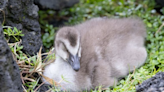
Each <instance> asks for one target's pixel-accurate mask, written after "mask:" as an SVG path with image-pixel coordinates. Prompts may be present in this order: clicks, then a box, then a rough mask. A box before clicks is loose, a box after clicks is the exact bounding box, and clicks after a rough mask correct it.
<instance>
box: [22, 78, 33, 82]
mask: <svg viewBox="0 0 164 92" xmlns="http://www.w3.org/2000/svg"><path fill="white" fill-rule="evenodd" d="M23 80H29V81H31V82H34V81H35V80H34V79H30V78H26V77H23Z"/></svg>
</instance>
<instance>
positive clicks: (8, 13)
mask: <svg viewBox="0 0 164 92" xmlns="http://www.w3.org/2000/svg"><path fill="white" fill-rule="evenodd" d="M0 4H2V5H0V6H1V7H0V8H1V9H2V10H3V11H4V12H5V17H6V18H5V25H7V26H11V27H17V29H19V30H22V33H23V34H24V35H25V36H24V37H22V45H23V51H24V52H25V53H26V54H28V55H34V54H36V53H37V52H38V51H39V49H40V47H41V46H42V40H41V29H40V25H39V22H38V10H39V8H38V7H37V6H36V5H34V4H33V0H0ZM3 20H4V18H3V13H0V21H3ZM29 37H30V38H29Z"/></svg>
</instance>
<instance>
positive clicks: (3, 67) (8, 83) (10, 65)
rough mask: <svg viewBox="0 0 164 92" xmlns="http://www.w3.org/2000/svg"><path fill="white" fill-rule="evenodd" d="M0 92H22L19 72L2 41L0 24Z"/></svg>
mask: <svg viewBox="0 0 164 92" xmlns="http://www.w3.org/2000/svg"><path fill="white" fill-rule="evenodd" d="M0 87H1V88H0V92H23V88H22V83H21V78H20V71H19V67H18V65H17V63H16V62H15V61H14V60H13V57H12V53H11V51H10V48H9V46H8V45H7V42H6V40H5V39H4V35H3V30H2V26H1V24H0Z"/></svg>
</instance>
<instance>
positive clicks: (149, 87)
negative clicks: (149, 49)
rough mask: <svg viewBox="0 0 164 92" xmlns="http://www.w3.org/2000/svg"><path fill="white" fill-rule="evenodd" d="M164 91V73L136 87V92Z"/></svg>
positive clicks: (159, 73)
mask: <svg viewBox="0 0 164 92" xmlns="http://www.w3.org/2000/svg"><path fill="white" fill-rule="evenodd" d="M163 91H164V72H158V73H157V74H156V75H155V76H153V77H152V78H150V79H147V80H145V81H144V82H143V83H142V84H140V85H137V86H136V92H163Z"/></svg>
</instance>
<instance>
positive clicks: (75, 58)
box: [68, 54, 80, 71]
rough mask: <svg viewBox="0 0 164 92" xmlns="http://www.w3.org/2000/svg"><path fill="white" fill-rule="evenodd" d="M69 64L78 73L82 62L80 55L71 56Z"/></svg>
mask: <svg viewBox="0 0 164 92" xmlns="http://www.w3.org/2000/svg"><path fill="white" fill-rule="evenodd" d="M68 62H69V64H70V65H71V66H72V68H73V69H74V70H75V71H78V70H79V69H80V61H79V57H78V55H75V56H74V55H71V54H70V55H69V60H68Z"/></svg>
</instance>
